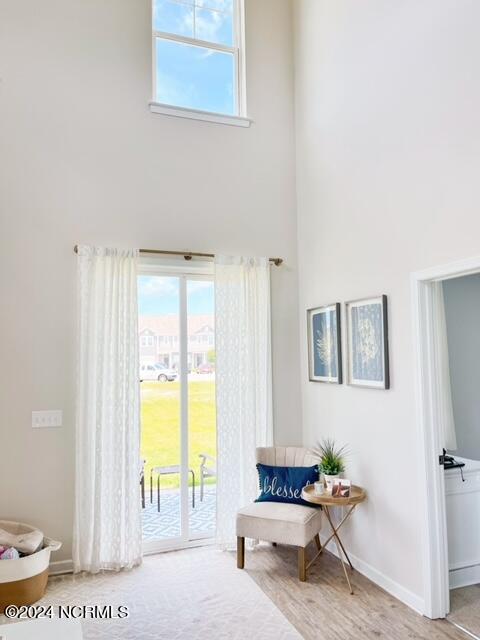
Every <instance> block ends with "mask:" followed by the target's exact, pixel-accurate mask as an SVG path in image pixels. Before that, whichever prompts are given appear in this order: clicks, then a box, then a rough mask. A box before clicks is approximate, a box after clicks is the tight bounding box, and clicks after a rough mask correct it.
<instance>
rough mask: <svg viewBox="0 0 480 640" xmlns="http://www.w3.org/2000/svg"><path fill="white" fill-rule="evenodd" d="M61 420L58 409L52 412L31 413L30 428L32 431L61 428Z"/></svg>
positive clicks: (60, 412)
mask: <svg viewBox="0 0 480 640" xmlns="http://www.w3.org/2000/svg"><path fill="white" fill-rule="evenodd" d="M62 419H63V416H62V411H61V410H60V409H56V410H54V411H32V427H33V428H34V429H43V428H46V427H61V426H62Z"/></svg>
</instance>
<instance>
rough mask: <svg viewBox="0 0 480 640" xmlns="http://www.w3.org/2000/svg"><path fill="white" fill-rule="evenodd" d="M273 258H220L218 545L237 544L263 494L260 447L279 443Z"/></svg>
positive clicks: (217, 289) (217, 280) (217, 320)
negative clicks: (243, 521)
mask: <svg viewBox="0 0 480 640" xmlns="http://www.w3.org/2000/svg"><path fill="white" fill-rule="evenodd" d="M270 324H271V319H270V265H269V261H268V259H267V258H247V257H234V258H233V257H226V256H217V257H216V258H215V341H216V387H217V458H218V462H217V474H218V475H217V542H218V543H219V544H221V545H222V546H224V547H229V546H231V545H232V544H233V543H234V541H235V517H236V512H237V510H238V509H239V508H240V507H242V506H245V505H246V504H248V503H249V502H251V501H252V500H254V499H255V498H256V496H257V495H258V478H257V470H256V467H255V462H256V460H255V448H256V447H257V446H269V445H271V444H272V443H273V424H272V372H271V338H270V334H271V330H270Z"/></svg>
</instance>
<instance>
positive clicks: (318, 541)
mask: <svg viewBox="0 0 480 640" xmlns="http://www.w3.org/2000/svg"><path fill="white" fill-rule="evenodd" d="M315 544H316V545H317V549H318V550H319V551H320V549H321V548H322V545H321V542H320V536H319V535H318V533H317V535H316V536H315Z"/></svg>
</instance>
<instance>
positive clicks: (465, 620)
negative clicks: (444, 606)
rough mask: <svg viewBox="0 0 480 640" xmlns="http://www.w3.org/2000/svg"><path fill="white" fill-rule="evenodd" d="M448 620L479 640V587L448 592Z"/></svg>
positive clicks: (473, 586)
mask: <svg viewBox="0 0 480 640" xmlns="http://www.w3.org/2000/svg"><path fill="white" fill-rule="evenodd" d="M448 619H449V620H451V621H452V622H455V623H456V624H459V625H460V626H461V627H463V628H464V629H467V631H470V633H473V634H474V635H476V636H478V637H479V638H480V585H478V584H474V585H471V586H470V587H462V588H460V589H452V590H451V591H450V614H449V616H448Z"/></svg>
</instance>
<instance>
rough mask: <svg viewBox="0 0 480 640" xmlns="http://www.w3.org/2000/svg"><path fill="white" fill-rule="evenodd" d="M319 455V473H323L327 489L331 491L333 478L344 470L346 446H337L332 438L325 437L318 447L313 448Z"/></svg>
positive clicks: (337, 476)
mask: <svg viewBox="0 0 480 640" xmlns="http://www.w3.org/2000/svg"><path fill="white" fill-rule="evenodd" d="M315 451H316V453H318V455H319V457H320V463H319V465H318V471H319V473H323V476H324V478H325V483H326V485H327V491H328V492H329V493H331V491H332V488H333V483H334V480H336V479H337V478H339V477H340V474H341V473H343V472H344V471H345V455H346V452H347V448H346V446H343V447H337V445H336V444H335V440H334V439H333V438H325V439H324V440H323V441H322V443H321V444H320V447H319V448H318V449H316V450H315Z"/></svg>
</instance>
